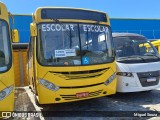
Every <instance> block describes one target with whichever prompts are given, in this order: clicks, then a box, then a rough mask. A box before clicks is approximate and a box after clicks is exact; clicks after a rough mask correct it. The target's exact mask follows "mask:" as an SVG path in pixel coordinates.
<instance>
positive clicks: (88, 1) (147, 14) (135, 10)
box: [1, 0, 160, 18]
mask: <svg viewBox="0 0 160 120" xmlns="http://www.w3.org/2000/svg"><path fill="white" fill-rule="evenodd" d="M1 1H2V2H3V3H5V4H6V5H7V7H8V10H9V11H10V12H11V13H13V14H31V13H33V12H34V11H35V10H36V8H37V7H43V6H62V7H78V8H88V9H95V10H101V11H104V12H107V13H108V14H109V16H110V17H112V18H160V0H1Z"/></svg>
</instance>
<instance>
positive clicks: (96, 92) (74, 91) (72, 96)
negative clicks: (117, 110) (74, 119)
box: [37, 78, 117, 104]
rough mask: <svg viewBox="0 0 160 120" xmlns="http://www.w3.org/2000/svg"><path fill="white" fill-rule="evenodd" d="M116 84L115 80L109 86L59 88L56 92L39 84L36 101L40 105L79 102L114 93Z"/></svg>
mask: <svg viewBox="0 0 160 120" xmlns="http://www.w3.org/2000/svg"><path fill="white" fill-rule="evenodd" d="M116 82H117V79H116V78H115V79H114V80H113V81H112V82H111V83H110V84H109V85H105V84H103V83H102V84H99V85H95V86H92V87H84V86H81V87H77V88H76V87H75V86H69V87H65V88H64V87H62V88H61V87H60V88H59V90H57V91H52V90H49V89H47V88H45V87H44V86H42V85H41V84H39V85H38V86H37V88H38V101H39V103H40V104H51V103H64V102H72V101H79V100H85V99H91V98H97V97H102V96H107V95H111V94H115V93H116Z"/></svg>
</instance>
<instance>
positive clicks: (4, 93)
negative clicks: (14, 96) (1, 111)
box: [0, 85, 14, 101]
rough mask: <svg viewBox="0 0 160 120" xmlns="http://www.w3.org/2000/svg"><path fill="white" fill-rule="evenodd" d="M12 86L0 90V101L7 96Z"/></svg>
mask: <svg viewBox="0 0 160 120" xmlns="http://www.w3.org/2000/svg"><path fill="white" fill-rule="evenodd" d="M13 88H14V86H13V85H12V86H10V87H7V88H5V89H4V90H2V91H0V101H1V100H3V99H4V98H5V97H7V96H8V95H9V94H10V93H11V92H12V91H13Z"/></svg>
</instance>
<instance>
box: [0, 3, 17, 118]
mask: <svg viewBox="0 0 160 120" xmlns="http://www.w3.org/2000/svg"><path fill="white" fill-rule="evenodd" d="M9 16H10V14H9V13H8V11H7V8H6V6H5V5H4V4H3V3H1V2H0V111H13V109H14V69H13V60H12V48H11V39H12V40H13V41H14V42H18V31H17V30H12V31H11V32H10V27H9V25H10V24H9ZM11 33H12V36H11ZM16 40H17V41H16ZM0 117H1V115H0Z"/></svg>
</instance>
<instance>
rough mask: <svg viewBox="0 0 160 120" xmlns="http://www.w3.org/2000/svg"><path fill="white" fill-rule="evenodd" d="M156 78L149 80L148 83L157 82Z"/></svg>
mask: <svg viewBox="0 0 160 120" xmlns="http://www.w3.org/2000/svg"><path fill="white" fill-rule="evenodd" d="M155 81H156V78H147V82H155Z"/></svg>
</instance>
